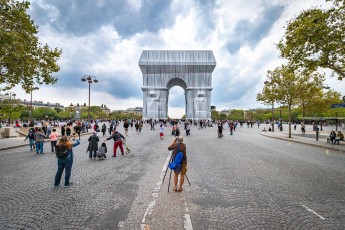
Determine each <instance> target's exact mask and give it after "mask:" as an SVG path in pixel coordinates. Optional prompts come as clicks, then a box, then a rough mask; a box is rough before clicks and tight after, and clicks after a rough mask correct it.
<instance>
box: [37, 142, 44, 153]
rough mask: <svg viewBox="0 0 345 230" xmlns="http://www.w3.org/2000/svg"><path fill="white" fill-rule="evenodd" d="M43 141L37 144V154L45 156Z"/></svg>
mask: <svg viewBox="0 0 345 230" xmlns="http://www.w3.org/2000/svg"><path fill="white" fill-rule="evenodd" d="M43 143H44V142H43V141H41V142H36V153H37V154H38V152H40V154H43Z"/></svg>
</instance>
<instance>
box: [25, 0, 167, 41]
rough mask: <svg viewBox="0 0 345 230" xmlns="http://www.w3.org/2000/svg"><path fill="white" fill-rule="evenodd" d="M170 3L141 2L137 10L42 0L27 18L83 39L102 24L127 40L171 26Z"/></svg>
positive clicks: (118, 4)
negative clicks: (30, 17)
mask: <svg viewBox="0 0 345 230" xmlns="http://www.w3.org/2000/svg"><path fill="white" fill-rule="evenodd" d="M66 2H68V3H66ZM170 4H171V1H168V0H166V1H159V0H144V1H143V2H142V6H141V8H140V9H139V10H136V9H134V8H133V7H131V6H130V5H129V4H128V2H127V1H126V0H116V1H112V0H104V1H103V2H102V4H99V1H85V0H74V1H67V0H60V1H56V0H45V2H44V5H43V6H42V5H41V4H38V3H36V2H33V3H31V7H30V9H31V10H30V15H31V16H32V18H33V19H34V20H35V22H36V23H37V24H39V25H45V24H50V25H51V27H52V28H54V29H55V30H56V31H58V32H63V33H70V34H73V35H76V36H82V35H85V34H90V33H94V32H95V31H97V30H98V29H99V28H100V27H101V26H102V25H111V26H113V27H114V28H115V30H116V31H118V32H119V35H120V36H121V37H123V38H126V37H129V36H131V35H133V34H135V33H138V32H142V31H150V32H155V31H158V30H159V29H160V28H164V27H165V26H167V25H169V24H170V23H172V22H173V20H174V16H172V15H170V14H169V10H170ZM48 6H49V7H48ZM52 9H54V10H52Z"/></svg>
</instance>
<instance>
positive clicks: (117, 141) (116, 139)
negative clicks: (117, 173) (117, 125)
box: [106, 129, 126, 157]
mask: <svg viewBox="0 0 345 230" xmlns="http://www.w3.org/2000/svg"><path fill="white" fill-rule="evenodd" d="M110 139H113V140H114V155H113V157H116V149H117V147H118V146H119V147H120V150H121V153H122V155H124V152H123V146H122V139H123V140H125V139H126V138H125V137H124V136H123V135H122V134H121V133H119V132H118V131H116V129H114V130H113V134H112V135H111V136H110V137H108V138H107V139H106V140H110Z"/></svg>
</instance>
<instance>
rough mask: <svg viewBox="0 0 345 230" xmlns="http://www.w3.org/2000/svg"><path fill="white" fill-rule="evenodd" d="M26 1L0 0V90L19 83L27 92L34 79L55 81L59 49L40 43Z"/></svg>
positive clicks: (37, 81) (44, 81)
mask: <svg viewBox="0 0 345 230" xmlns="http://www.w3.org/2000/svg"><path fill="white" fill-rule="evenodd" d="M29 5H30V3H29V2H28V1H15V0H0V85H1V86H2V87H1V88H0V90H8V89H11V88H13V87H14V86H16V85H21V86H22V88H23V89H24V90H25V91H26V93H30V90H31V86H32V85H34V82H36V83H38V84H54V83H55V82H56V81H57V78H56V77H54V76H53V75H52V74H53V73H54V72H58V71H59V69H60V68H59V66H58V64H57V60H58V59H59V57H60V55H61V50H58V49H57V48H54V49H50V48H49V46H48V45H47V44H45V45H42V44H40V43H39V41H38V38H37V36H36V34H37V33H38V27H37V26H35V25H34V22H33V21H32V20H31V19H30V16H29V15H28V14H27V13H26V10H27V9H28V8H29Z"/></svg>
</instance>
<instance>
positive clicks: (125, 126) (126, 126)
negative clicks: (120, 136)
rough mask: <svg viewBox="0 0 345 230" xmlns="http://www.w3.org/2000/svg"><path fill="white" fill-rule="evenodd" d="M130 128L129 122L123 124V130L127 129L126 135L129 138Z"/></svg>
mask: <svg viewBox="0 0 345 230" xmlns="http://www.w3.org/2000/svg"><path fill="white" fill-rule="evenodd" d="M128 127H129V124H128V122H127V121H125V122H124V123H123V128H125V135H126V136H128Z"/></svg>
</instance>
